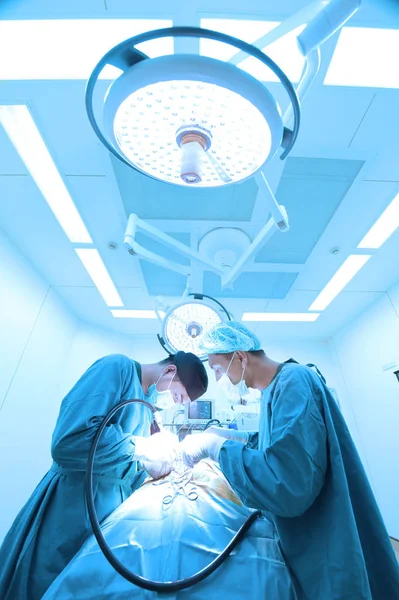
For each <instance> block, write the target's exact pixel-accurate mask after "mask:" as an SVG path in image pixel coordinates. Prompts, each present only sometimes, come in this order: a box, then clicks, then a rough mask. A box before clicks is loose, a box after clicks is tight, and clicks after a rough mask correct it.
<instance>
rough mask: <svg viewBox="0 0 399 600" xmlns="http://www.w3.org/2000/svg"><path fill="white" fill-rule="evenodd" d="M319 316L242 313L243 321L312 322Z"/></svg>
mask: <svg viewBox="0 0 399 600" xmlns="http://www.w3.org/2000/svg"><path fill="white" fill-rule="evenodd" d="M318 318H319V315H318V314H317V313H266V312H264V313H244V314H243V316H242V320H243V321H280V322H282V321H289V322H294V321H298V322H299V321H303V322H313V321H316V320H317V319H318Z"/></svg>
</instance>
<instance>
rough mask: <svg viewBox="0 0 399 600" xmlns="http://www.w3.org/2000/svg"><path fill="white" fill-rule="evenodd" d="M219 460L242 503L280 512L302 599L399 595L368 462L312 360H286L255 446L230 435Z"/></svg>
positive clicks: (265, 404) (266, 400) (269, 393)
mask: <svg viewBox="0 0 399 600" xmlns="http://www.w3.org/2000/svg"><path fill="white" fill-rule="evenodd" d="M253 442H254V440H252V443H253ZM219 462H220V466H221V469H222V472H223V473H224V475H225V477H226V478H227V480H228V481H229V483H230V485H231V486H232V487H233V489H234V490H235V491H236V493H237V495H238V496H239V497H240V498H241V500H242V501H243V502H244V504H245V505H246V506H249V507H251V508H257V509H261V510H263V511H265V513H267V514H269V515H270V516H271V518H272V520H273V521H274V524H275V527H276V530H277V534H278V538H279V540H280V544H281V548H282V551H283V555H284V557H285V560H286V563H287V565H288V567H289V568H290V570H291V574H292V580H293V583H294V585H295V589H296V593H297V596H298V599H299V600H398V599H399V569H398V563H397V561H396V558H395V554H394V552H393V549H392V546H391V544H390V540H389V537H388V534H387V532H386V529H385V526H384V523H383V520H382V517H381V514H380V512H379V509H378V507H377V504H376V501H375V499H374V496H373V493H372V491H371V488H370V485H369V482H368V479H367V477H366V474H365V471H364V469H363V466H362V463H361V461H360V458H359V456H358V453H357V451H356V448H355V446H354V444H353V441H352V439H351V436H350V434H349V431H348V429H347V426H346V424H345V421H344V419H343V416H342V414H341V412H340V410H339V408H338V406H337V404H336V403H335V401H334V399H333V397H332V396H331V394H330V392H329V390H328V388H327V387H326V386H325V385H324V384H323V382H322V381H321V379H320V378H319V377H318V375H316V373H314V372H313V371H312V370H311V369H309V368H307V367H304V366H302V365H298V364H292V363H290V362H289V363H288V364H287V363H284V364H283V365H282V367H280V369H279V370H278V372H277V374H276V376H275V378H274V380H273V381H272V382H271V384H270V385H269V386H268V387H267V388H266V389H265V390H264V391H263V394H262V400H261V416H260V431H259V439H258V445H257V449H251V447H250V445H247V446H242V444H239V443H237V442H233V441H227V442H225V443H224V444H223V446H222V448H221V451H220V455H219Z"/></svg>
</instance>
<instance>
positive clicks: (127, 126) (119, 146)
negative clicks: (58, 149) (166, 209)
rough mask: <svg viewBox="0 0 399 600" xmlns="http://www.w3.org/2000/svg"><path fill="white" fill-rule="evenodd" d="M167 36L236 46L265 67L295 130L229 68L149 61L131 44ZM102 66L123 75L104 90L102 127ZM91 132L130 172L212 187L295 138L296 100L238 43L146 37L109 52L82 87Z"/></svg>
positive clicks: (223, 38) (256, 84)
mask: <svg viewBox="0 0 399 600" xmlns="http://www.w3.org/2000/svg"><path fill="white" fill-rule="evenodd" d="M165 37H195V38H207V39H211V40H216V41H220V42H224V43H227V44H230V45H231V46H234V47H235V48H237V49H238V50H241V51H243V52H245V53H247V54H249V55H251V56H253V57H255V58H256V59H258V60H259V61H260V62H262V63H263V64H265V65H266V66H268V67H269V68H270V69H271V70H272V71H273V72H274V73H275V74H276V75H277V77H278V78H279V80H280V81H281V83H282V84H283V86H284V88H285V90H286V91H287V93H288V95H289V98H290V100H291V105H292V111H293V116H294V125H293V129H292V130H290V129H288V128H287V127H284V125H283V120H282V116H281V112H280V109H279V107H278V105H277V103H276V101H275V99H274V98H273V96H272V95H271V94H270V92H269V91H268V89H267V88H266V87H265V85H263V84H262V83H261V82H260V81H258V80H257V79H255V78H254V77H252V76H251V75H249V74H248V73H246V72H244V71H242V70H241V69H239V68H238V67H236V66H234V65H231V64H229V63H226V62H223V61H220V60H216V59H213V58H208V57H204V56H197V55H193V54H178V55H171V56H161V57H158V58H153V59H150V58H148V57H147V56H146V55H144V54H143V53H142V52H139V51H138V50H136V49H135V46H136V45H137V44H141V43H143V42H148V41H150V40H155V39H159V38H165ZM106 65H113V66H116V67H118V68H119V69H121V70H122V71H123V72H122V74H121V75H120V76H119V77H118V78H117V79H115V81H113V83H112V84H111V85H110V87H109V88H108V91H107V94H106V97H105V100H104V107H103V125H102V126H100V125H99V123H98V121H97V119H96V117H95V115H94V110H93V93H94V88H95V85H96V82H97V80H98V77H99V75H100V73H101V71H102V70H103V68H104V67H105V66H106ZM86 108H87V113H88V117H89V120H90V123H91V125H92V127H93V129H94V131H95V133H96V134H97V136H98V137H99V139H100V140H101V142H102V143H103V144H104V146H105V147H106V148H107V149H108V150H109V151H110V152H111V153H112V154H113V155H114V156H116V157H117V158H118V159H120V160H121V161H122V162H124V163H125V164H127V165H128V166H130V167H133V168H134V169H136V170H138V171H140V172H142V173H144V174H145V175H147V176H149V177H153V178H155V179H158V180H160V181H164V182H167V183H171V184H175V185H183V186H196V187H215V186H221V185H226V184H231V183H237V182H240V181H242V180H244V179H246V178H247V177H250V176H251V175H253V174H254V173H255V172H256V171H258V170H259V169H261V168H262V167H263V166H264V165H265V163H266V162H267V161H268V160H270V159H271V158H272V157H273V156H274V155H275V154H276V153H277V151H278V150H279V149H280V148H281V147H283V148H284V152H283V153H282V155H281V158H285V156H287V154H288V153H289V151H290V150H291V148H292V146H293V144H294V142H295V140H296V138H297V135H298V130H299V122H300V109H299V101H298V98H297V94H296V92H295V90H294V88H293V86H292V84H291V82H290V81H289V79H288V78H287V77H286V75H285V74H284V73H283V72H282V70H281V69H280V68H279V67H278V66H277V64H276V63H275V62H274V61H272V60H271V59H270V58H269V57H268V56H266V55H265V54H264V53H263V52H262V51H261V50H259V49H258V48H256V47H255V46H252V45H251V44H247V43H245V42H243V41H241V40H239V39H236V38H234V37H231V36H229V35H225V34H222V33H218V32H214V31H210V30H207V29H200V28H197V27H171V28H166V29H158V30H156V31H150V32H146V33H143V34H140V35H137V36H135V37H132V38H130V39H128V40H126V41H124V42H122V43H121V44H119V45H118V46H115V48H113V49H112V50H110V51H109V52H108V53H107V54H105V56H103V58H102V59H101V60H100V61H99V63H98V64H97V66H96V67H95V69H94V71H93V73H92V75H91V76H90V79H89V81H88V84H87V90H86Z"/></svg>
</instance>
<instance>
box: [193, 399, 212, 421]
mask: <svg viewBox="0 0 399 600" xmlns="http://www.w3.org/2000/svg"><path fill="white" fill-rule="evenodd" d="M187 416H188V418H189V419H195V420H204V421H210V420H211V419H212V401H211V400H196V401H195V402H191V404H189V405H188V415H187Z"/></svg>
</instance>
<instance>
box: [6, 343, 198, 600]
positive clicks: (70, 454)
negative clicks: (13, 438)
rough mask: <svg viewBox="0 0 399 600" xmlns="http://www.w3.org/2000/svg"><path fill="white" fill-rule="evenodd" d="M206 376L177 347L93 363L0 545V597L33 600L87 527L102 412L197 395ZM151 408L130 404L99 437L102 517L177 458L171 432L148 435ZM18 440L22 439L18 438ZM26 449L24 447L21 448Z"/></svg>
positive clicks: (67, 402) (97, 483)
mask: <svg viewBox="0 0 399 600" xmlns="http://www.w3.org/2000/svg"><path fill="white" fill-rule="evenodd" d="M207 386H208V377H207V374H206V371H205V368H204V366H203V364H202V362H201V361H200V360H199V359H198V358H197V357H196V356H195V355H193V354H190V353H185V352H178V353H177V354H176V355H174V356H171V357H169V358H166V359H165V360H164V361H161V362H159V363H156V364H144V365H141V364H139V363H138V362H135V361H134V360H131V359H130V358H128V357H126V356H123V355H120V354H114V355H110V356H106V357H104V358H101V359H100V360H98V361H97V362H95V363H94V364H93V365H92V366H91V367H90V368H89V369H88V370H87V371H86V372H85V373H84V374H83V376H82V377H81V378H80V380H79V381H78V382H77V383H76V384H75V386H74V387H73V388H72V390H71V391H70V392H69V393H68V394H67V396H66V397H65V398H64V400H63V402H62V404H61V409H60V414H59V417H58V420H57V423H56V427H55V430H54V433H53V439H52V445H51V454H52V458H53V461H54V462H53V464H52V466H51V468H50V470H49V471H48V473H47V474H46V475H45V476H44V478H43V479H42V480H41V482H40V483H39V485H38V486H37V487H36V489H35V491H34V492H33V494H32V496H31V497H30V499H29V500H28V502H27V503H26V505H25V506H24V507H23V508H22V510H21V512H20V513H19V515H18V516H17V518H16V520H15V521H14V523H13V525H12V527H11V529H10V531H9V532H8V534H7V536H6V538H5V540H4V543H3V545H2V547H1V549H0V598H1V600H39V599H40V598H42V596H43V595H44V593H45V592H46V590H47V589H48V588H49V586H50V585H51V583H52V581H53V580H54V579H55V578H56V577H57V575H59V573H60V572H61V571H62V570H63V569H64V567H65V566H66V565H67V564H68V563H69V561H70V560H71V558H72V557H73V556H74V554H75V553H76V552H77V551H78V550H79V548H80V546H81V545H82V543H83V542H84V541H85V539H86V538H87V537H88V536H89V535H90V533H91V531H92V530H91V525H90V521H89V519H88V514H87V511H86V505H85V495H84V479H85V471H86V465H87V458H88V455H89V450H90V446H91V443H92V440H93V437H94V436H95V434H96V431H97V429H98V427H99V425H100V423H101V422H102V420H103V418H104V417H105V415H106V414H107V413H108V412H109V411H110V410H111V408H112V407H114V406H115V405H117V404H119V403H120V402H123V401H124V400H128V399H133V398H135V399H141V400H146V401H147V402H149V403H151V404H153V405H154V406H156V407H158V408H159V409H166V408H168V407H171V406H173V405H174V404H184V403H186V402H190V401H193V400H196V399H197V398H199V397H200V396H202V394H204V393H205V391H206V389H207ZM152 419H153V417H152V412H151V411H150V410H149V409H148V407H146V406H144V405H141V404H131V405H128V406H126V407H125V408H123V409H121V410H120V411H119V412H117V413H116V414H115V416H114V418H113V420H112V421H111V423H110V424H109V425H108V426H107V427H106V429H105V431H104V432H103V435H102V437H101V438H100V442H99V446H98V449H97V452H96V460H95V465H94V491H95V503H96V509H97V515H98V518H99V520H100V521H102V520H104V519H105V518H106V517H107V516H108V515H109V514H110V513H111V512H113V511H114V510H115V509H116V508H117V507H118V506H119V505H120V504H121V503H122V502H124V500H126V498H128V497H129V496H130V495H131V493H132V492H133V491H134V490H135V489H136V488H137V487H138V486H139V485H140V483H141V481H142V479H143V475H144V476H145V471H141V472H140V471H139V469H138V464H137V463H138V461H140V462H141V463H142V464H144V465H145V468H146V469H147V471H148V473H150V475H152V476H154V477H156V478H157V477H160V476H162V475H165V474H167V473H169V472H170V471H171V469H172V464H173V462H174V460H175V458H176V450H177V444H178V440H177V436H173V435H172V434H168V433H157V434H155V435H152V436H151V437H149V435H150V426H151V423H152ZM21 443H25V442H24V441H23V440H21ZM26 450H27V452H29V447H28V446H27V447H26Z"/></svg>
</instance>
